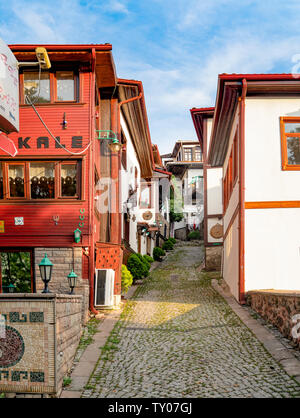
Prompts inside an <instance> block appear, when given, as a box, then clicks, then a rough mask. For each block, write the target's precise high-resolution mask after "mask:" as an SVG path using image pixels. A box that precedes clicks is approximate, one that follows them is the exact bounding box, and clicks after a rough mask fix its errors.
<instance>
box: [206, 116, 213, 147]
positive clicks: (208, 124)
mask: <svg viewBox="0 0 300 418" xmlns="http://www.w3.org/2000/svg"><path fill="white" fill-rule="evenodd" d="M206 120H207V125H206V126H207V147H206V149H207V151H206V153H207V155H208V153H209V146H210V137H211V131H212V124H213V119H212V118H210V119H206Z"/></svg>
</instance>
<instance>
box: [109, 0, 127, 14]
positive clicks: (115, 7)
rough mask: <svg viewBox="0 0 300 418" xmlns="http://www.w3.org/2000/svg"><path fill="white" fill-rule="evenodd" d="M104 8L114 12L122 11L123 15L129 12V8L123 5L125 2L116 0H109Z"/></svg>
mask: <svg viewBox="0 0 300 418" xmlns="http://www.w3.org/2000/svg"><path fill="white" fill-rule="evenodd" d="M106 10H108V11H112V12H116V13H123V14H125V15H128V14H129V10H128V9H127V7H126V6H125V4H124V3H122V2H120V1H118V0H111V1H110V2H109V3H108V5H107V7H106Z"/></svg>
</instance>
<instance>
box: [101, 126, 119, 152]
mask: <svg viewBox="0 0 300 418" xmlns="http://www.w3.org/2000/svg"><path fill="white" fill-rule="evenodd" d="M97 132H98V139H100V140H108V141H110V142H109V143H108V147H109V149H110V150H111V152H119V151H120V149H121V147H122V144H121V143H120V141H119V140H118V138H117V135H116V133H115V132H114V131H110V130H97Z"/></svg>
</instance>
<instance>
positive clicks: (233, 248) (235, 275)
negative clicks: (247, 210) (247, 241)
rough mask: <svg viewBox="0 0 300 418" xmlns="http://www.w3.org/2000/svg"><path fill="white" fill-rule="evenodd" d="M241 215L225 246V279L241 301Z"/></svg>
mask: <svg viewBox="0 0 300 418" xmlns="http://www.w3.org/2000/svg"><path fill="white" fill-rule="evenodd" d="M238 226H239V215H237V216H236V218H235V221H234V222H233V224H232V226H231V227H230V229H229V232H228V235H227V237H226V239H225V241H224V244H223V277H224V279H225V281H226V283H227V284H228V286H229V288H230V291H231V293H232V294H233V296H234V297H235V298H236V299H237V300H239V229H238Z"/></svg>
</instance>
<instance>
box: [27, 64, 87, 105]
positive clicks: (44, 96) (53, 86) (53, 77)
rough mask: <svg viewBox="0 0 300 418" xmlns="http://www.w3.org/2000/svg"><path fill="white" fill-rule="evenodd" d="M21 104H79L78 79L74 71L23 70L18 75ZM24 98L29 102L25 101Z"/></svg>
mask: <svg viewBox="0 0 300 418" xmlns="http://www.w3.org/2000/svg"><path fill="white" fill-rule="evenodd" d="M20 87H21V88H20V102H21V104H30V102H32V103H33V104H38V105H40V104H49V103H61V102H63V103H76V102H79V77H78V74H77V73H76V72H74V71H67V70H66V71H63V70H60V71H43V72H41V73H39V72H38V71H33V70H24V71H23V72H22V73H21V74H20ZM26 97H28V98H29V100H30V101H28V100H26Z"/></svg>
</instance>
